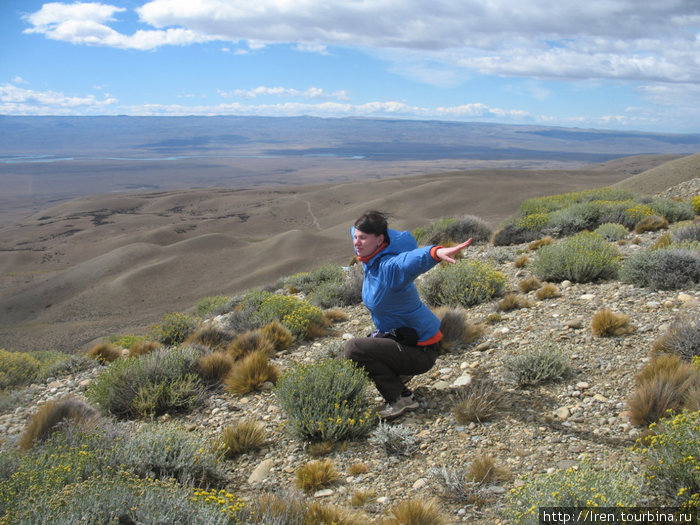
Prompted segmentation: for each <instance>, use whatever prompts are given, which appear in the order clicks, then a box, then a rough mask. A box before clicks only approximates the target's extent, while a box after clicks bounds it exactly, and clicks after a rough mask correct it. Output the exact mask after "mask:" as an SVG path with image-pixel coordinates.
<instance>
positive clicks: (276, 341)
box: [262, 320, 294, 352]
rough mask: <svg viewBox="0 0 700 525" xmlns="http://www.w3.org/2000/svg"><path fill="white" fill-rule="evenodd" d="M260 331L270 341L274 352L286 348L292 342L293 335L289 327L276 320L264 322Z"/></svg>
mask: <svg viewBox="0 0 700 525" xmlns="http://www.w3.org/2000/svg"><path fill="white" fill-rule="evenodd" d="M262 333H263V335H264V336H265V337H267V339H269V340H270V341H271V342H272V346H273V347H274V349H275V351H276V352H280V351H282V350H286V349H287V348H289V347H290V346H292V343H293V342H294V336H293V335H292V332H290V331H289V329H288V328H287V327H286V326H284V325H283V324H282V323H280V322H279V321H277V320H274V321H272V322H270V323H268V324H266V325H265V326H264V327H263V328H262Z"/></svg>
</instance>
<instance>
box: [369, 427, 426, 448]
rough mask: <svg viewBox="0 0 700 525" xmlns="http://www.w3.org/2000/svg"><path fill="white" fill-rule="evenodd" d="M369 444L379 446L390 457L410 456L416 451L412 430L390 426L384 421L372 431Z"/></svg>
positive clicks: (417, 442)
mask: <svg viewBox="0 0 700 525" xmlns="http://www.w3.org/2000/svg"><path fill="white" fill-rule="evenodd" d="M369 441H370V443H374V444H377V445H379V446H380V447H382V448H383V449H384V452H386V453H387V454H388V455H390V456H410V455H411V454H413V453H414V452H415V451H416V450H417V449H418V444H419V441H418V438H417V437H416V434H415V432H414V431H413V430H411V429H410V428H408V427H406V426H404V425H402V424H401V423H399V424H396V425H390V424H388V423H385V422H384V421H380V422H379V424H378V425H377V426H376V427H375V428H374V430H373V431H372V435H371V437H370V438H369Z"/></svg>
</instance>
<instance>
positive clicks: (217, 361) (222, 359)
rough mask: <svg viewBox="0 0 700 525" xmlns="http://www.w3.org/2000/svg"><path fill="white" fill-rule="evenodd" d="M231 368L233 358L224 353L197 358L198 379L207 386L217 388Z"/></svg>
mask: <svg viewBox="0 0 700 525" xmlns="http://www.w3.org/2000/svg"><path fill="white" fill-rule="evenodd" d="M232 368H233V358H232V357H231V356H230V355H229V354H227V353H225V352H212V353H210V354H205V355H203V356H202V357H200V358H199V370H198V371H199V377H200V378H201V379H202V381H203V382H204V384H205V385H207V386H212V387H213V386H218V385H220V384H221V383H222V382H223V380H224V378H225V377H226V376H227V375H228V374H229V372H230V371H231V369H232Z"/></svg>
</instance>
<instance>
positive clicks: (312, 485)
mask: <svg viewBox="0 0 700 525" xmlns="http://www.w3.org/2000/svg"><path fill="white" fill-rule="evenodd" d="M339 478H340V474H339V473H338V471H337V470H336V469H335V466H334V465H333V462H332V461H331V460H330V459H324V460H314V461H309V462H308V463H306V464H305V465H302V466H301V467H299V468H298V469H297V471H296V486H297V488H298V489H301V490H303V491H304V492H311V491H314V490H318V489H320V488H321V487H325V486H328V485H331V484H333V483H335V482H336V481H337V480H338V479H339Z"/></svg>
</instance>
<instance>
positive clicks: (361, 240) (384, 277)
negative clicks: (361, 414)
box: [343, 211, 472, 419]
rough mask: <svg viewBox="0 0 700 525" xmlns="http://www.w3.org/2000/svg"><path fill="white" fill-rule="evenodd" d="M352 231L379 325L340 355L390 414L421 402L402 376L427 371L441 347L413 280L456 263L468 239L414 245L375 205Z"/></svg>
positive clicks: (435, 322) (365, 295)
mask: <svg viewBox="0 0 700 525" xmlns="http://www.w3.org/2000/svg"><path fill="white" fill-rule="evenodd" d="M351 234H352V237H353V245H354V247H355V252H356V253H357V258H358V259H359V260H360V261H361V262H362V266H363V268H364V272H365V274H364V282H363V284H362V301H363V302H364V303H365V306H366V307H367V308H368V309H369V311H370V313H371V315H372V320H373V321H374V324H375V326H376V328H377V330H376V331H375V332H373V333H372V335H371V336H369V337H361V338H354V339H350V340H349V341H348V342H347V343H346V345H345V352H344V353H343V356H344V357H345V358H347V359H351V360H352V361H354V362H355V363H357V364H358V365H360V366H362V367H363V368H364V369H365V370H366V371H367V373H368V374H369V376H370V378H371V379H372V380H373V381H374V383H375V385H376V386H377V390H379V393H380V394H381V395H382V397H384V399H385V400H386V405H385V406H384V407H383V408H382V409H381V410H380V411H379V416H380V417H382V418H384V419H393V418H395V417H398V416H400V415H401V414H403V413H404V412H406V411H409V410H415V409H417V408H418V407H419V404H418V402H417V401H416V400H415V398H414V397H413V394H412V392H411V391H410V390H409V389H408V388H407V387H406V386H405V385H404V383H403V381H402V380H401V376H407V375H408V376H413V375H416V374H422V373H424V372H427V371H428V370H430V369H431V368H432V366H433V365H434V364H435V360H436V359H437V357H438V355H439V353H440V340H441V339H442V333H441V332H440V319H438V318H437V316H435V314H434V313H433V312H432V311H431V310H430V309H429V308H428V307H427V306H426V305H425V304H424V303H423V302H422V301H421V300H420V297H419V296H418V290H417V289H416V285H415V284H414V283H413V281H414V280H415V279H416V277H418V276H419V275H420V274H422V273H424V272H427V271H428V270H430V269H431V268H432V267H433V266H435V265H436V264H438V263H439V262H440V261H446V262H448V263H451V264H454V263H455V260H454V256H455V255H456V254H457V253H459V252H461V251H462V250H463V249H464V248H466V247H467V246H469V244H471V242H472V240H471V239H469V240H468V241H466V242H463V243H462V244H459V245H457V246H453V247H450V248H445V247H442V246H427V247H425V248H418V245H417V244H416V240H415V239H414V238H413V235H411V233H410V232H407V231H402V232H399V231H396V230H390V229H389V228H388V224H387V219H386V216H385V215H384V214H383V213H381V212H378V211H368V212H366V213H365V214H363V215H362V216H361V217H360V218H359V219H357V221H355V225H354V226H353V227H352V228H351Z"/></svg>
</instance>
